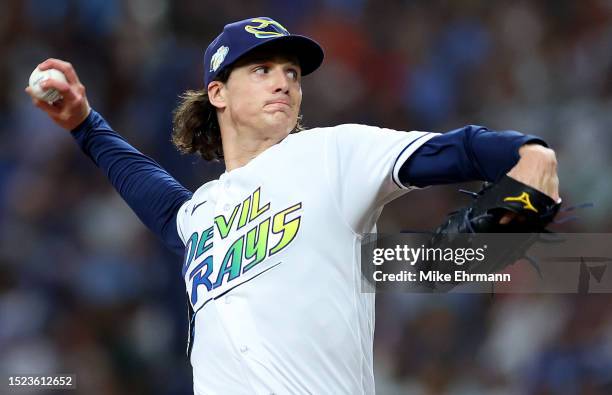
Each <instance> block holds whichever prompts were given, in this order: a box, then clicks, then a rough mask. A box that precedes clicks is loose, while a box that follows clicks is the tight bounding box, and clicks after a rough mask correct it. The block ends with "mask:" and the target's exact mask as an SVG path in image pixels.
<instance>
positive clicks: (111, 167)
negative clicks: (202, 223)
mask: <svg viewBox="0 0 612 395" xmlns="http://www.w3.org/2000/svg"><path fill="white" fill-rule="evenodd" d="M72 135H73V136H74V138H75V139H76V141H77V143H78V144H79V146H80V147H81V149H82V150H83V152H84V153H85V154H86V155H87V156H89V157H90V158H91V160H92V161H93V162H94V163H95V164H96V166H98V167H99V168H100V169H102V170H103V171H104V173H105V174H106V176H107V177H108V179H109V180H110V182H111V183H112V184H113V186H114V187H115V189H116V190H117V192H119V194H120V195H121V197H122V198H123V200H125V202H126V203H127V204H128V205H129V206H130V208H131V209H132V210H133V211H134V212H135V213H136V215H137V216H138V218H140V220H141V221H142V222H143V223H144V224H145V225H146V226H147V227H148V228H149V229H150V230H151V231H153V233H155V235H157V237H159V238H160V239H161V240H162V242H163V243H164V244H165V245H166V246H167V247H168V248H169V249H170V250H172V251H173V252H174V253H176V254H177V255H183V251H184V245H183V242H182V241H181V239H180V237H179V235H178V231H177V228H176V216H177V213H178V209H179V208H180V206H181V205H182V204H183V203H184V202H186V201H187V200H189V199H190V198H191V196H192V193H191V192H190V191H189V190H187V189H185V188H184V187H183V186H182V185H181V184H179V183H178V182H177V181H176V180H175V179H174V178H173V177H172V176H171V175H170V174H168V172H166V171H165V170H164V169H163V168H162V167H161V166H160V165H159V164H157V162H155V161H154V160H152V159H151V158H149V157H147V156H146V155H144V154H142V153H141V152H139V151H138V150H137V149H136V148H134V147H132V146H131V145H130V144H129V143H128V142H127V141H126V140H125V139H124V138H123V137H121V136H120V135H119V134H117V133H116V132H115V131H114V130H113V129H112V128H111V127H110V125H109V124H108V123H107V122H106V121H105V120H104V118H102V116H101V115H100V114H98V113H97V112H95V111H94V110H91V113H90V114H89V116H88V117H87V119H86V120H85V121H84V122H83V123H82V124H81V125H79V126H78V127H77V128H76V129H74V130H73V131H72Z"/></svg>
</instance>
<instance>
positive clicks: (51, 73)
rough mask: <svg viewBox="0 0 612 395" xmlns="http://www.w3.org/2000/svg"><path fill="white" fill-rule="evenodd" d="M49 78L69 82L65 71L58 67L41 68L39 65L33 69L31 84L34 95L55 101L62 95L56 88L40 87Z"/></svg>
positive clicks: (47, 100)
mask: <svg viewBox="0 0 612 395" xmlns="http://www.w3.org/2000/svg"><path fill="white" fill-rule="evenodd" d="M48 79H54V80H58V81H63V82H68V81H67V80H66V76H65V75H64V73H62V72H61V71H59V70H57V69H48V70H39V69H38V67H37V68H35V69H34V71H32V74H30V81H29V85H30V88H31V89H32V93H33V94H34V96H36V97H37V98H39V99H41V100H44V101H46V102H48V103H53V102H55V101H57V100H60V99H61V98H62V95H60V93H59V92H58V91H57V90H56V89H46V90H44V89H42V88H41V87H40V84H41V83H42V82H43V81H46V80H48Z"/></svg>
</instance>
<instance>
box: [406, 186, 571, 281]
mask: <svg viewBox="0 0 612 395" xmlns="http://www.w3.org/2000/svg"><path fill="white" fill-rule="evenodd" d="M464 192H465V191H464ZM467 193H469V194H471V195H472V196H473V197H474V201H473V202H472V204H471V205H469V206H468V207H464V208H462V209H460V210H458V211H455V212H452V213H450V214H449V216H448V218H447V219H446V221H444V223H443V224H442V225H440V226H439V227H438V228H437V229H436V230H435V231H434V233H433V235H432V237H431V239H430V240H429V243H428V246H427V247H429V248H441V249H442V250H445V249H447V248H451V249H457V248H470V247H475V245H474V244H476V243H475V240H476V239H477V238H478V236H477V235H478V234H482V233H513V235H512V236H510V235H509V236H508V237H504V238H499V237H497V238H491V239H493V240H490V241H488V244H489V245H488V251H487V254H486V259H485V260H484V261H482V262H478V261H474V262H468V263H466V264H464V265H462V266H461V267H456V266H455V265H452V264H449V263H448V262H438V261H434V262H421V263H420V264H419V267H418V270H438V271H440V272H443V273H452V272H453V271H454V270H458V269H460V270H462V271H466V272H472V273H495V272H497V271H500V270H502V269H504V268H505V267H507V266H508V265H511V264H513V263H514V262H516V261H517V260H519V259H520V258H522V257H524V256H525V251H526V250H527V249H529V247H530V246H531V245H532V244H533V243H535V242H536V241H537V240H538V234H539V233H545V232H548V231H547V230H546V226H547V225H548V224H550V223H551V222H552V221H553V219H554V218H555V215H556V214H557V212H558V211H559V208H560V206H561V204H560V203H556V202H555V201H554V200H553V199H552V198H550V197H549V196H547V195H545V194H544V193H542V192H540V191H538V190H536V189H534V188H531V187H529V186H527V185H525V184H523V183H521V182H519V181H517V180H515V179H513V178H511V177H508V176H504V177H503V178H502V179H501V180H500V181H499V182H496V183H485V185H484V187H483V188H482V190H481V191H480V192H478V193H474V192H467ZM508 213H514V218H513V219H512V220H511V221H510V222H509V223H507V224H501V223H500V220H501V219H502V217H503V216H504V215H506V214H508ZM481 239H482V235H481ZM496 240H497V242H496ZM536 269H537V266H536ZM457 284H458V283H457V282H454V281H452V282H448V283H444V284H441V283H434V282H431V283H428V284H427V287H428V288H430V289H431V290H433V291H437V292H439V291H444V290H448V289H450V288H452V287H454V286H456V285H457Z"/></svg>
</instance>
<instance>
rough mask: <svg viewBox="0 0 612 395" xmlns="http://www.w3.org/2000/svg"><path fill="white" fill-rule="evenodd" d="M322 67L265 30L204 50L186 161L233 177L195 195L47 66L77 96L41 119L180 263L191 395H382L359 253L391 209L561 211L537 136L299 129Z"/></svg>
mask: <svg viewBox="0 0 612 395" xmlns="http://www.w3.org/2000/svg"><path fill="white" fill-rule="evenodd" d="M323 56H324V55H323V50H322V48H321V47H320V46H319V44H317V43H316V42H315V41H313V40H311V39H309V38H307V37H304V36H299V35H294V34H291V33H289V31H288V30H287V29H286V28H285V27H283V26H282V25H281V24H280V23H279V22H277V21H274V20H272V19H270V18H266V17H259V18H250V19H246V20H242V21H238V22H235V23H231V24H228V25H226V26H225V28H224V29H223V31H222V32H221V33H220V34H219V36H218V37H217V38H215V40H214V41H212V42H211V43H210V45H209V46H208V48H207V49H206V51H205V54H204V75H203V86H202V87H201V89H199V90H194V91H189V92H186V93H185V94H184V95H183V96H182V101H181V103H180V105H179V107H178V108H177V109H176V111H175V113H174V130H173V134H172V138H173V142H174V144H175V145H176V147H177V148H178V149H179V150H180V151H181V152H185V153H194V154H197V155H200V156H201V157H203V158H204V159H206V160H221V161H223V162H224V164H225V168H226V171H225V173H223V174H222V175H221V176H220V177H219V179H217V180H213V181H209V182H206V183H204V184H203V185H202V186H201V187H199V188H198V189H197V190H196V191H195V192H191V191H189V190H187V189H185V188H184V187H183V186H181V185H180V184H179V183H178V182H177V181H176V180H175V179H174V178H173V177H172V176H170V175H169V174H168V173H167V172H166V171H165V170H164V169H162V168H161V167H160V166H159V165H158V164H157V163H156V162H155V161H153V160H152V159H150V158H148V157H147V156H145V155H143V154H142V153H140V152H139V151H138V150H136V149H135V148H134V147H132V146H131V145H130V144H128V142H127V141H126V140H124V139H123V138H122V137H121V136H120V135H119V134H117V133H116V132H115V131H113V129H112V128H111V127H110V126H109V124H108V123H107V122H106V121H105V120H104V118H103V117H102V116H101V115H100V114H99V113H97V112H96V111H95V110H93V109H91V108H90V106H89V104H88V101H87V97H86V95H85V88H84V86H83V85H82V84H81V83H80V81H79V79H78V76H77V74H76V72H75V70H74V68H73V67H72V66H71V65H70V64H69V63H66V62H64V61H61V60H57V59H48V60H46V61H44V62H43V63H41V64H40V65H39V68H40V69H41V70H46V69H52V68H54V69H58V70H60V71H62V72H63V73H64V74H65V75H66V78H67V82H62V81H58V80H54V79H49V80H47V81H45V82H44V83H43V88H45V89H51V88H52V89H56V90H57V91H59V93H60V94H61V95H62V97H63V99H62V100H61V101H58V102H55V103H53V104H49V103H47V102H44V101H41V100H38V99H36V98H34V97H33V101H34V104H35V105H36V106H38V107H39V108H41V109H42V110H43V111H45V112H46V113H47V114H48V115H49V116H50V117H51V118H52V119H53V120H54V121H55V122H56V123H57V124H59V125H60V126H62V127H63V128H65V129H66V130H69V131H71V133H72V135H73V136H74V138H75V140H76V142H77V143H78V145H79V146H80V148H81V149H82V150H83V152H84V153H85V154H86V155H87V156H89V157H90V158H91V160H92V161H93V162H94V163H95V164H96V165H97V166H98V167H99V168H100V169H101V170H102V171H104V172H105V174H106V175H107V176H108V178H109V180H110V182H111V183H112V184H113V185H114V187H115V188H116V189H117V191H118V193H119V194H120V195H121V196H122V197H123V199H125V201H126V202H127V203H128V204H129V205H130V207H131V208H132V209H133V210H134V212H135V213H136V214H137V215H138V216H139V218H140V219H141V220H142V222H143V223H144V224H145V225H146V226H147V227H149V228H150V229H151V230H152V231H153V232H154V233H155V234H156V235H157V236H159V238H160V239H161V240H162V242H163V243H164V244H165V245H166V246H167V247H168V248H170V249H171V250H173V251H175V252H176V253H177V254H178V255H180V256H183V261H182V267H180V269H179V267H178V266H177V270H181V272H182V275H183V277H184V280H185V287H186V294H187V299H188V303H189V310H190V322H191V324H190V329H189V346H188V353H189V358H190V361H191V365H192V367H193V380H194V384H193V385H194V392H195V393H196V394H272V393H276V394H290V393H291V394H306V393H313V394H373V393H374V392H375V390H374V376H373V366H372V361H373V356H372V344H373V335H374V295H373V294H367V293H362V292H361V291H360V284H361V270H360V241H361V238H362V236H363V235H364V234H366V233H372V232H375V231H376V221H377V219H378V217H379V215H380V213H381V211H382V209H383V206H384V205H385V204H386V203H388V202H389V201H391V200H393V199H395V198H397V197H399V196H401V195H403V194H404V193H406V192H408V191H410V190H412V189H417V188H422V187H425V186H430V185H438V184H447V183H455V182H462V181H468V180H484V181H489V182H493V183H495V182H497V181H499V180H500V179H503V178H507V177H510V178H512V179H513V180H515V181H517V183H518V184H519V185H528V186H530V187H531V188H532V189H533V190H534V191H539V192H538V193H541V194H542V195H547V196H548V199H551V200H552V201H554V202H555V203H556V202H559V201H560V198H559V195H558V178H557V172H556V159H555V155H554V152H553V151H552V150H551V149H549V148H547V146H546V143H545V142H544V141H543V140H542V139H540V138H538V137H535V136H529V135H524V134H521V133H519V132H514V131H505V132H495V131H491V130H489V129H487V128H484V127H479V126H466V127H463V128H460V129H457V130H454V131H450V132H447V133H443V134H438V133H429V132H419V131H396V130H389V129H382V128H378V127H373V126H366V125H360V124H345V125H338V126H333V127H323V128H314V129H308V130H302V129H303V127H302V125H301V123H300V119H301V118H300V105H301V101H302V89H301V86H302V78H303V77H305V76H306V75H308V74H310V73H312V72H314V71H315V70H316V69H317V68H318V67H319V66H320V65H321V63H322V61H323ZM28 93H31V91H30V90H29V89H28ZM339 94H341V93H340V92H339ZM519 205H521V203H520V202H519ZM518 215H520V212H514V211H513V210H511V209H508V210H507V211H505V212H504V213H503V214H501V215H499V216H497V217H495V219H494V220H495V221H496V224H499V226H505V225H509V224H511V223H513V222H514V221H516V220H517V218H518V217H517V216H518Z"/></svg>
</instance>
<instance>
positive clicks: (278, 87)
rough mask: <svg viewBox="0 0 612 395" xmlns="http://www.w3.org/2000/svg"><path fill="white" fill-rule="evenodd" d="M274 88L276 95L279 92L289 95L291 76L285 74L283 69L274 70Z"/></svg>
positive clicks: (276, 68)
mask: <svg viewBox="0 0 612 395" xmlns="http://www.w3.org/2000/svg"><path fill="white" fill-rule="evenodd" d="M272 81H273V84H274V85H273V86H274V93H277V92H284V93H289V86H290V81H289V76H287V73H286V72H285V70H283V68H282V67H275V68H274V70H273V78H272Z"/></svg>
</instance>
